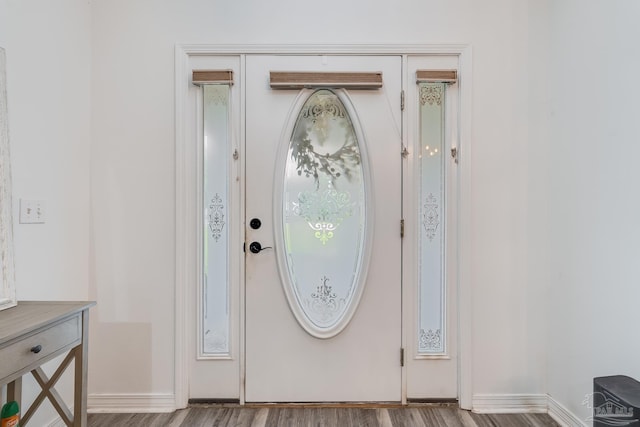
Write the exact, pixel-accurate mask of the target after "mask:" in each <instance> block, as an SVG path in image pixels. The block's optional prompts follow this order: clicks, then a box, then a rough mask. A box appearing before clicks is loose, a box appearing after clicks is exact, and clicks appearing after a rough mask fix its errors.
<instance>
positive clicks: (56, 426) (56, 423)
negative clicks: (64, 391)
mask: <svg viewBox="0 0 640 427" xmlns="http://www.w3.org/2000/svg"><path fill="white" fill-rule="evenodd" d="M71 413H73V409H71ZM47 427H67V425H66V424H65V423H64V421H62V418H60V417H59V416H58V417H56V418H55V419H54V420H53V421H51V422H50V423H49V424H47Z"/></svg>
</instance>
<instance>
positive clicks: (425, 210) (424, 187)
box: [416, 83, 446, 354]
mask: <svg viewBox="0 0 640 427" xmlns="http://www.w3.org/2000/svg"><path fill="white" fill-rule="evenodd" d="M445 87H446V86H445V84H444V83H421V84H420V85H419V91H420V92H419V95H420V96H419V100H420V107H419V112H420V147H417V150H416V152H419V153H420V155H419V156H418V159H419V160H418V161H419V171H420V173H419V179H420V182H419V189H420V190H419V197H420V204H419V215H418V221H419V222H420V223H419V224H418V227H419V229H420V236H419V241H418V245H419V253H420V263H419V270H420V272H419V277H420V284H419V310H418V312H419V325H418V354H443V353H444V352H445V341H446V335H445V334H446V330H445V320H444V319H445V295H446V289H445V278H444V226H445V224H444V222H445V217H444V206H445V199H444V194H445V193H444V188H445V178H444V156H443V152H444V111H445V110H444V107H445Z"/></svg>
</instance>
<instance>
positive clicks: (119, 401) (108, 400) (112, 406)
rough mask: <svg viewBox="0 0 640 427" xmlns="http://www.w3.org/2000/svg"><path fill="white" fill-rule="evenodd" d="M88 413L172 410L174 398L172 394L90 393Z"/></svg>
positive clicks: (173, 408)
mask: <svg viewBox="0 0 640 427" xmlns="http://www.w3.org/2000/svg"><path fill="white" fill-rule="evenodd" d="M87 407H88V412H89V413H90V414H97V413H133V412H135V413H148V412H173V411H175V409H176V399H175V396H174V395H173V394H162V393H154V394H90V395H89V396H88V398H87Z"/></svg>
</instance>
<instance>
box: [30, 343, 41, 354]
mask: <svg viewBox="0 0 640 427" xmlns="http://www.w3.org/2000/svg"><path fill="white" fill-rule="evenodd" d="M41 350H42V346H41V345H40V344H38V345H36V346H33V347H31V352H32V353H40V351H41Z"/></svg>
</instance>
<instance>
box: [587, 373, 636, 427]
mask: <svg viewBox="0 0 640 427" xmlns="http://www.w3.org/2000/svg"><path fill="white" fill-rule="evenodd" d="M610 426H630V427H636V426H638V427H640V382H638V381H636V380H634V379H633V378H631V377H627V376H626V375H613V376H609V377H596V378H594V379H593V427H610Z"/></svg>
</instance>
